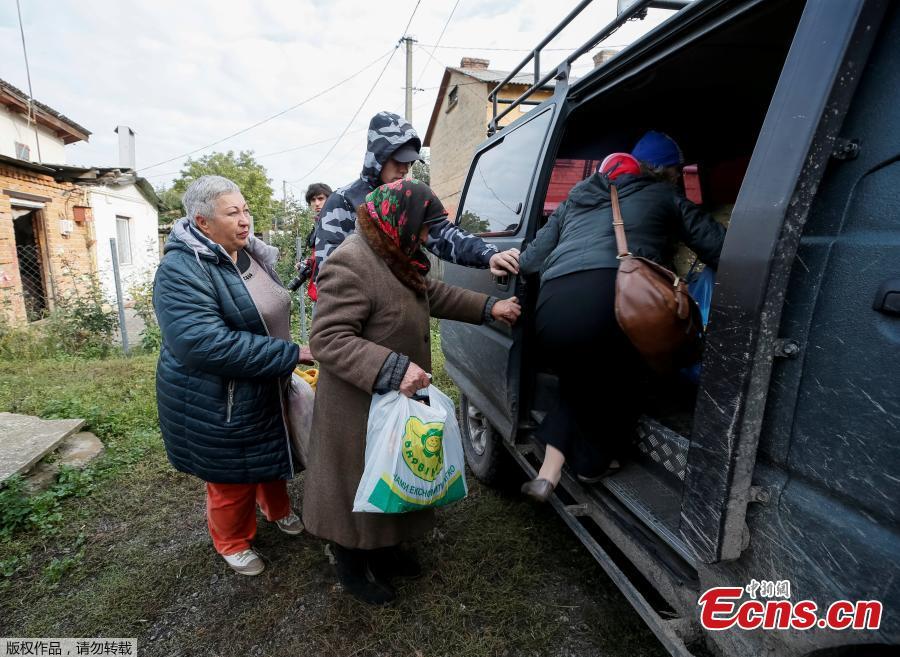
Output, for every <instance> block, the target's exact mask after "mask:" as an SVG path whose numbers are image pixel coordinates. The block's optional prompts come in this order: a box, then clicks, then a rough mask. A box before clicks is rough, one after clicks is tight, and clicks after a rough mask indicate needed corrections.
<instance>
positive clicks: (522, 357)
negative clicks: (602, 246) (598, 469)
mask: <svg viewBox="0 0 900 657" xmlns="http://www.w3.org/2000/svg"><path fill="white" fill-rule="evenodd" d="M589 1H590V0H586V2H582V3H581V4H579V6H578V7H577V8H576V10H575V11H573V12H572V14H571V15H570V16H569V17H568V18H567V19H566V21H564V24H566V23H567V22H568V21H570V20H573V19H574V18H575V16H576V15H577V14H578V12H579V11H580V10H581V9H583V7H584V6H585V5H586V4H588V2H589ZM623 4H625V5H630V8H628V9H626V10H625V11H624V12H623V13H622V14H621V15H620V16H619V18H618V19H617V20H616V21H615V22H614V23H612V24H611V25H609V26H606V27H605V28H603V30H601V31H600V32H598V34H597V35H596V37H595V38H594V39H592V40H591V42H589V43H587V44H585V46H584V47H582V48H581V49H579V50H578V51H576V52H575V53H573V54H572V56H570V57H569V58H567V59H566V60H565V61H564V62H563V63H562V64H560V65H559V67H558V68H557V69H555V70H554V71H553V72H552V73H550V74H549V75H546V76H544V75H543V74H541V73H539V72H538V71H540V55H541V48H542V47H543V46H544V45H545V44H546V41H545V42H544V43H542V44H541V45H540V46H538V48H536V49H535V51H534V52H533V53H532V55H530V56H529V58H527V59H526V61H524V62H523V63H522V65H521V66H520V67H519V70H517V71H514V72H513V74H516V73H518V72H519V71H520V70H521V69H522V68H524V67H525V66H529V65H531V64H532V63H533V66H534V70H535V76H534V77H535V80H534V82H535V84H534V86H533V87H532V88H531V89H530V90H529V91H527V92H526V93H524V94H523V95H522V97H520V98H519V99H518V100H517V101H514V102H513V104H512V105H509V106H503V105H500V104H498V102H497V101H496V100H495V106H494V107H495V121H494V122H493V123H492V127H491V132H492V133H493V134H492V135H491V136H490V137H489V138H488V139H487V141H485V142H484V143H483V144H482V145H481V146H480V147H479V148H478V149H477V151H476V152H475V154H474V159H473V161H472V165H471V168H470V171H469V174H468V177H467V179H466V184H465V187H464V189H463V192H462V197H461V201H460V204H459V208H458V211H457V221H459V222H460V225H462V226H464V227H468V228H469V229H471V230H472V231H473V232H477V233H479V234H481V235H483V236H484V237H485V239H487V240H488V241H490V242H493V243H494V244H496V245H497V246H498V247H500V248H501V249H507V248H511V247H517V248H520V249H521V248H523V247H524V246H525V245H527V244H528V242H529V241H530V240H531V239H533V238H534V235H535V233H536V231H537V230H538V228H539V227H540V226H541V225H542V223H543V222H544V221H545V220H546V217H547V216H548V214H549V212H550V211H551V210H552V207H553V205H554V201H553V199H552V198H551V197H552V196H553V194H554V193H557V192H558V190H556V191H554V190H555V189H556V187H558V186H559V184H564V183H565V180H566V176H567V175H568V176H569V177H570V178H571V174H572V172H573V171H575V172H579V171H580V172H581V173H579V174H578V175H577V176H576V178H577V177H584V176H586V175H588V174H589V173H590V172H591V171H592V167H593V166H595V163H596V162H597V161H599V160H600V159H602V158H603V157H604V156H605V155H606V154H609V153H611V152H615V151H623V150H624V151H627V150H629V149H630V148H631V146H632V145H633V144H634V142H635V141H636V139H637V138H638V137H639V136H640V135H641V134H642V133H643V132H644V131H645V130H648V129H655V130H661V131H664V132H667V133H669V134H671V135H672V136H673V137H675V139H676V140H678V141H679V143H680V144H681V146H682V147H683V148H684V150H685V153H686V155H687V157H688V158H689V160H690V161H691V162H693V163H696V165H697V172H698V174H697V180H698V181H699V186H700V190H701V192H702V198H703V203H704V205H705V206H707V208H708V209H709V210H710V211H711V212H713V213H714V214H715V216H717V218H720V219H721V220H722V221H723V222H725V223H727V224H728V233H727V237H726V241H725V246H724V249H723V252H722V257H721V262H720V265H719V269H718V273H717V280H716V287H715V292H714V295H713V299H712V307H711V314H710V321H709V325H708V331H707V337H706V344H705V351H704V355H703V361H702V371H701V375H700V379H699V384H698V385H696V386H694V385H692V384H690V383H687V382H680V383H673V381H671V380H666V381H659V380H653V379H648V381H647V385H646V389H645V391H644V392H643V397H644V398H643V399H642V400H641V402H642V404H643V413H644V414H643V416H642V418H641V420H640V424H639V428H638V435H639V440H638V441H637V442H636V444H634V446H633V453H632V454H631V455H630V457H629V458H628V459H627V461H626V462H625V463H624V464H623V468H622V469H621V470H620V471H619V472H617V473H616V474H614V475H612V476H609V477H607V478H606V479H604V480H603V481H602V482H601V483H599V484H596V485H584V484H581V483H579V482H578V481H577V480H576V479H575V478H574V477H572V476H570V475H569V474H568V473H564V475H563V480H562V482H561V485H560V486H559V487H558V488H557V489H556V492H555V494H554V496H553V497H552V498H551V503H552V505H553V507H554V508H555V509H556V511H557V512H558V513H559V514H560V516H561V517H562V519H563V520H564V521H565V523H566V525H567V526H568V527H569V528H570V529H571V530H572V531H574V532H575V533H576V534H577V536H578V537H579V538H580V539H581V541H582V542H583V543H584V545H585V546H586V548H587V549H588V550H589V551H590V552H591V554H592V555H593V556H594V557H595V558H596V559H597V561H598V562H599V563H600V565H601V566H602V567H603V568H604V569H605V571H606V572H607V573H608V574H609V576H610V577H611V578H612V579H613V581H614V582H615V583H616V584H617V585H618V586H619V587H620V589H621V590H622V591H623V593H624V594H625V596H626V597H627V598H628V600H629V601H630V602H631V603H632V604H633V605H634V607H635V609H636V610H637V611H638V613H639V614H640V615H641V616H642V617H643V618H644V619H645V620H646V621H647V623H648V624H649V626H650V627H651V628H652V629H653V631H654V632H655V633H656V635H657V636H658V637H659V639H660V640H661V641H662V643H663V644H664V645H665V646H666V648H667V649H668V650H669V651H670V652H671V654H673V655H691V654H697V652H698V651H701V652H702V650H703V648H698V646H701V645H705V646H706V649H709V650H712V651H713V652H714V653H716V654H718V655H723V656H728V657H731V656H749V655H754V656H755V655H767V656H769V655H773V656H774V655H779V656H780V655H785V656H790V657H793V656H800V655H805V656H813V655H816V656H821V657H824V656H825V655H828V656H843V655H868V656H874V655H883V654H892V655H893V654H898V645H900V567H898V561H900V523H898V519H900V2H896V1H890V0H696V1H695V2H692V3H677V2H671V1H666V2H652V1H651V0H637V1H636V2H631V3H628V2H620V5H623ZM661 5H665V6H667V7H670V8H671V7H673V6H674V5H684V6H683V8H681V9H680V10H679V11H677V13H674V14H673V15H672V16H671V18H669V19H668V20H667V21H666V22H665V23H663V24H662V25H660V26H659V27H658V28H656V29H654V30H653V31H651V32H650V33H649V34H647V35H646V36H645V37H643V38H641V39H640V40H639V41H637V42H635V43H634V44H632V45H631V46H630V47H628V48H627V49H626V50H624V51H622V52H621V53H619V54H618V55H617V56H616V57H614V58H613V59H612V60H611V61H609V62H608V63H606V64H604V65H602V66H601V67H599V68H597V69H595V70H593V71H592V72H591V73H590V74H589V75H587V76H585V77H583V78H581V79H579V80H577V81H576V82H572V83H571V84H570V81H569V77H570V76H569V70H570V64H571V62H572V61H574V59H575V58H577V57H579V56H581V55H582V54H584V53H585V52H587V51H588V50H589V49H590V48H592V47H593V46H594V45H595V44H596V43H598V42H600V41H601V40H602V39H603V38H605V37H606V36H608V35H609V34H611V33H612V32H613V31H614V30H615V29H616V28H617V27H618V26H619V25H621V24H622V23H623V22H624V21H625V20H629V19H631V18H634V17H635V16H638V15H639V14H640V12H642V11H645V10H646V9H647V8H648V7H651V6H661ZM564 24H563V25H564ZM563 25H561V26H559V27H558V28H557V29H556V30H554V31H553V32H552V33H551V34H550V35H549V37H548V40H549V38H552V37H553V36H555V34H557V33H558V32H559V31H560V30H561V29H562V27H563ZM548 84H553V85H554V88H555V93H554V96H553V97H552V98H551V99H549V100H547V101H545V102H543V103H541V104H540V105H537V106H534V107H532V108H531V109H530V111H528V112H527V113H525V114H523V115H522V117H521V118H519V119H518V120H517V121H516V122H515V123H513V124H511V125H509V126H508V127H505V128H502V129H497V128H496V126H497V119H499V118H500V117H501V116H502V115H504V114H506V113H508V112H509V111H511V110H512V109H513V108H515V107H516V106H517V105H518V104H520V103H522V102H526V103H527V102H528V97H529V96H530V94H531V93H532V92H533V90H534V89H537V88H541V87H546V86H547V85H548ZM494 93H495V96H494V97H495V98H496V90H495V92H494ZM501 110H502V111H501ZM570 182H571V181H570ZM555 186H556V187H555ZM563 186H564V187H565V185H563ZM570 186H571V185H569V187H570ZM441 265H442V266H441V268H440V272H439V275H442V276H443V278H444V280H445V281H447V282H450V283H453V284H456V285H460V286H463V287H467V288H470V289H473V290H478V291H481V292H486V293H490V294H493V295H496V296H500V297H508V296H511V295H513V294H515V295H518V296H519V297H520V299H522V301H523V305H524V308H525V314H524V315H523V321H521V322H520V325H519V326H517V327H516V328H514V329H508V328H506V327H505V326H504V325H501V324H498V323H495V324H492V325H485V326H480V327H479V326H470V325H463V324H458V323H454V322H444V323H443V325H442V328H441V330H442V345H443V349H444V353H445V355H446V362H447V370H448V372H449V373H450V375H451V376H452V378H453V380H454V381H455V382H456V383H457V384H458V386H459V388H460V391H461V393H462V396H461V404H460V406H461V415H462V423H461V424H462V427H463V433H464V443H465V448H466V455H467V458H468V462H469V465H470V467H471V470H472V471H473V473H474V474H475V475H476V476H477V477H478V478H480V479H481V480H483V481H485V482H489V483H490V482H493V481H496V479H497V477H498V475H499V474H500V473H501V471H502V469H503V468H504V467H507V466H509V465H510V464H513V463H515V464H517V465H518V467H519V468H521V469H522V470H523V471H524V472H525V473H526V474H527V475H528V476H529V477H533V476H534V474H535V471H536V466H537V465H538V464H539V463H540V460H541V459H542V456H543V447H542V445H540V444H539V443H538V442H537V441H536V440H535V439H534V437H533V430H534V428H535V426H536V423H537V422H538V421H539V420H540V418H541V417H542V415H543V413H544V412H546V410H547V409H549V408H550V407H551V406H552V405H553V403H554V395H555V383H556V381H555V377H554V374H553V369H552V364H550V365H549V366H548V364H546V363H542V362H541V360H540V359H539V358H538V354H536V353H535V349H534V346H533V326H531V325H530V324H529V321H528V318H529V316H531V317H533V308H534V303H535V300H536V297H537V291H538V283H539V282H538V280H536V279H532V278H527V277H518V278H511V279H494V278H492V277H491V275H490V274H489V272H487V271H483V270H473V269H466V268H463V267H458V266H455V265H452V264H448V263H441ZM585 294H590V290H585ZM597 376H615V373H614V372H597ZM597 432H598V434H602V432H603V426H602V423H601V424H599V425H598V427H597ZM715 587H730V588H728V589H719V590H718V592H715V591H714V592H713V593H712V594H707V595H706V596H705V597H703V596H704V593H706V592H707V591H709V590H710V589H714V588H715ZM729 591H730V595H731V598H730V602H728V600H729V598H728V595H729ZM717 595H719V596H722V597H720V598H717V597H716V596H717ZM713 598H715V599H713ZM711 601H712V602H711ZM748 601H752V604H750V605H749V606H748V605H747V604H746V603H747V602H748ZM841 601H844V602H846V603H847V604H849V605H850V606H847V604H843V605H841V607H840V609H839V608H838V606H837V605H836V604H833V603H838V602H841ZM857 601H868V603H870V604H867V605H866V604H864V605H855V603H856V602H857ZM757 602H759V603H760V604H759V605H757V604H756V603H757ZM810 602H812V603H813V604H815V605H816V606H815V607H811V606H810V604H809V603H810ZM732 603H733V604H732ZM876 603H880V604H876ZM742 605H743V606H742ZM854 605H855V606H854ZM801 607H802V608H803V609H805V612H803V609H801ZM760 608H761V609H760ZM738 609H740V611H738ZM811 610H815V611H814V613H813V612H812V611H811ZM841 611H843V612H845V613H843V614H840V613H838V612H841ZM738 616H740V618H738ZM838 616H841V618H843V621H845V622H843V625H844V626H847V625H849V626H848V627H846V628H845V629H840V628H841V627H842V624H841V623H839V622H837V621H838V620H839V619H838ZM785 619H786V620H785ZM853 623H856V624H857V627H862V628H864V629H853ZM742 627H746V628H748V629H741V628H742ZM767 627H768V628H769V629H766V628H767Z"/></svg>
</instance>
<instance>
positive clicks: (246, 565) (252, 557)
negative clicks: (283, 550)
mask: <svg viewBox="0 0 900 657" xmlns="http://www.w3.org/2000/svg"><path fill="white" fill-rule="evenodd" d="M222 558H223V559H225V563H227V564H228V565H229V566H231V569H232V570H234V572H236V573H240V574H241V575H250V576H253V575H259V574H260V573H261V572H262V571H264V570H265V569H266V564H264V563H263V560H262V559H260V558H259V555H258V554H256V552H254V551H253V550H251V549H249V548H248V549H246V550H244V551H243V552H238V553H236V554H223V555H222Z"/></svg>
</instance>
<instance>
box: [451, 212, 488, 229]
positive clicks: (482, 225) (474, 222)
mask: <svg viewBox="0 0 900 657" xmlns="http://www.w3.org/2000/svg"><path fill="white" fill-rule="evenodd" d="M459 226H460V228H464V229H466V230H467V231H469V232H470V233H472V234H473V235H478V234H479V233H487V232H488V231H489V230H490V227H491V224H490V222H489V221H488V220H487V219H482V218H481V217H480V216H479V215H477V214H475V213H474V212H472V211H470V210H466V211H465V212H463V213H462V216H461V217H460V218H459Z"/></svg>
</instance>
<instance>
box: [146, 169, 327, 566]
mask: <svg viewBox="0 0 900 657" xmlns="http://www.w3.org/2000/svg"><path fill="white" fill-rule="evenodd" d="M182 204H183V205H184V209H185V211H186V213H187V216H185V217H184V218H182V219H181V220H179V221H178V222H176V224H175V226H174V227H173V229H172V233H171V235H170V236H169V240H168V242H167V243H166V246H165V251H164V256H163V259H162V262H161V263H160V266H159V269H158V270H157V272H156V279H155V281H154V286H153V307H154V309H155V310H156V316H157V318H158V320H159V325H160V328H161V330H162V349H161V351H160V356H159V364H158V366H157V372H156V392H157V404H158V407H159V424H160V428H161V430H162V435H163V440H164V442H165V445H166V452H167V453H168V456H169V461H170V462H171V463H172V465H173V466H174V467H175V468H176V469H178V470H180V471H182V472H187V473H189V474H192V475H195V476H197V477H199V478H200V479H202V480H203V481H205V482H207V483H206V491H207V520H208V524H209V532H210V534H211V536H212V540H213V545H214V546H215V548H216V551H217V552H218V553H219V554H221V555H222V557H223V558H224V559H225V561H226V562H227V563H228V565H229V566H231V567H232V568H233V569H234V570H235V571H236V572H238V573H241V574H243V575H258V574H259V573H261V572H262V571H263V569H264V567H265V566H264V564H263V562H262V559H260V557H259V555H258V554H257V553H256V552H254V551H253V549H252V548H251V541H252V540H253V537H254V536H255V534H256V505H257V504H259V506H260V507H261V508H262V511H263V513H264V514H265V516H266V518H267V519H268V520H270V521H272V522H275V523H277V525H278V528H279V529H281V530H282V531H283V532H285V533H287V534H292V535H295V534H299V533H300V532H302V531H303V524H302V523H301V521H300V518H299V517H298V516H297V514H296V513H294V511H293V510H292V509H291V504H290V499H289V497H288V492H287V482H286V480H287V479H289V478H291V477H292V476H293V474H294V472H293V464H292V460H291V452H290V443H289V438H288V434H287V428H286V426H285V423H284V419H283V413H282V404H283V400H282V394H283V390H284V384H285V382H286V381H287V379H288V378H289V377H290V374H291V372H292V371H293V369H294V367H295V366H296V365H297V363H298V362H307V361H308V360H309V359H310V357H311V356H310V354H309V350H308V349H307V348H305V347H304V348H302V349H301V347H300V346H299V345H297V344H295V343H293V342H292V341H291V336H290V308H291V299H290V294H289V293H288V292H287V290H286V289H285V288H284V286H283V285H282V283H281V281H280V280H279V278H278V275H277V274H276V273H275V270H274V268H273V265H274V264H275V261H276V259H277V257H278V250H277V249H275V248H274V247H271V246H268V245H267V244H264V243H263V242H262V241H261V240H258V239H256V238H255V237H254V236H253V233H252V232H251V217H250V213H249V210H248V208H247V202H246V201H245V200H244V197H243V195H242V194H241V191H240V189H239V188H238V186H237V185H235V184H234V183H233V182H232V181H230V180H228V179H227V178H222V177H221V176H203V177H201V178H198V179H197V180H195V181H194V182H193V183H192V184H191V185H190V187H188V189H187V191H186V192H185V194H184V198H183V199H182Z"/></svg>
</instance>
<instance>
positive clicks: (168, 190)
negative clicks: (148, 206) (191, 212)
mask: <svg viewBox="0 0 900 657" xmlns="http://www.w3.org/2000/svg"><path fill="white" fill-rule="evenodd" d="M156 195H157V196H158V197H159V201H160V203H161V207H160V209H159V223H160V224H162V225H166V224H171V223H172V222H173V221H176V220H178V219H179V218H180V217H182V216H183V215H184V212H183V211H182V208H181V194H180V193H179V192H176V191H175V189H174V188H173V187H166V186H165V185H160V186H159V187H157V188H156Z"/></svg>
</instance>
